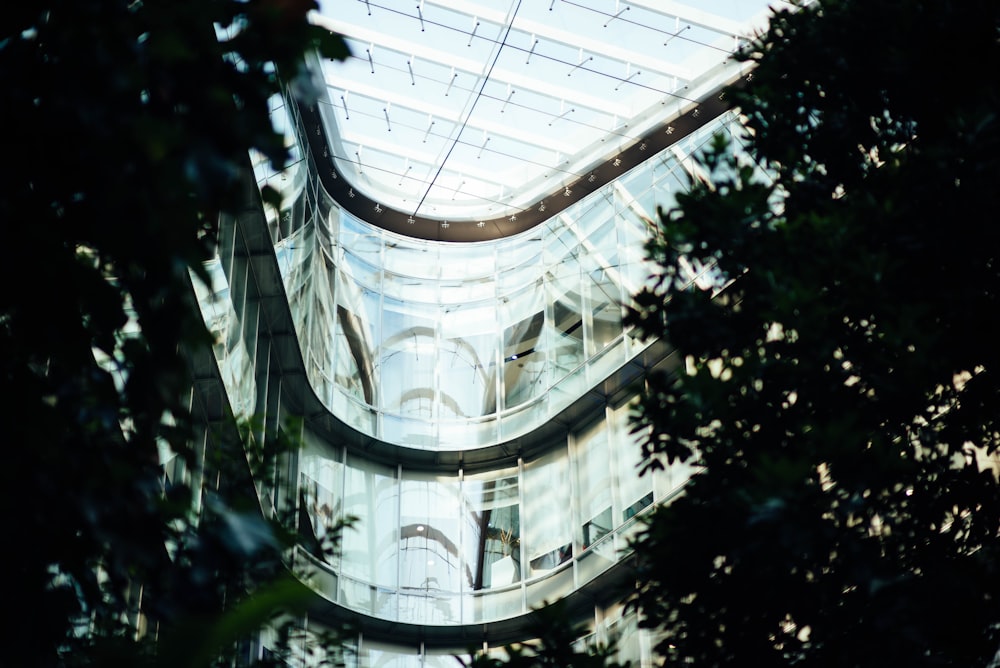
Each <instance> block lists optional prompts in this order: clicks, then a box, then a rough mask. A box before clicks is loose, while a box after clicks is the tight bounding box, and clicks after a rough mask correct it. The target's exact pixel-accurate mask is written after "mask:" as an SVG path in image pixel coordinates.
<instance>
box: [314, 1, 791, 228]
mask: <svg viewBox="0 0 1000 668" xmlns="http://www.w3.org/2000/svg"><path fill="white" fill-rule="evenodd" d="M769 4H772V5H774V4H776V3H775V2H774V0H771V2H770V3H769V2H767V1H766V0H697V1H695V0H688V1H685V2H675V1H673V0H635V1H631V2H622V1H621V0H478V1H476V2H466V1H459V0H437V1H435V0H406V1H405V2H404V1H402V0H367V1H366V0H327V1H325V2H320V5H321V10H320V11H319V12H318V13H315V15H314V17H313V20H314V21H315V22H317V23H319V24H321V25H323V26H326V27H329V28H330V29H331V30H334V31H336V32H339V33H341V34H343V35H344V36H345V38H346V39H347V42H348V45H349V46H350V49H351V53H352V56H351V57H350V58H349V59H348V60H347V61H346V62H326V63H323V64H322V70H323V77H324V79H325V81H326V86H327V97H326V99H325V100H321V103H320V113H321V115H322V117H323V118H324V122H325V124H326V129H327V136H328V137H329V141H330V144H331V146H330V149H331V152H332V159H333V160H334V163H335V166H336V168H337V170H338V171H339V172H340V173H341V174H343V175H344V176H345V177H346V178H347V179H348V180H349V181H350V183H351V185H352V186H353V187H354V188H357V189H358V190H359V191H361V192H362V193H364V194H365V195H367V196H368V197H370V198H371V199H373V200H375V201H376V202H380V203H382V205H384V206H388V207H392V208H394V209H397V210H399V211H401V212H403V213H405V214H407V215H411V216H417V215H419V216H424V217H429V218H435V219H440V220H475V219H480V218H484V217H486V218H493V217H498V216H509V215H513V214H516V213H518V212H520V211H521V210H523V209H524V208H526V207H530V206H531V204H532V203H533V202H535V201H537V200H539V199H541V198H542V197H543V196H545V195H546V194H549V193H551V192H553V191H555V190H557V189H561V188H563V187H565V186H566V185H567V184H569V183H572V182H574V181H576V180H577V179H579V178H580V177H581V176H583V175H585V174H587V172H588V170H590V169H592V168H593V167H594V166H595V165H597V164H598V163H600V162H604V161H605V160H609V159H612V158H614V156H615V155H616V154H617V153H618V152H620V151H623V150H624V149H626V148H628V147H629V146H631V145H632V144H634V143H636V142H637V141H639V140H640V139H641V138H642V137H643V135H645V134H647V133H648V132H650V131H651V130H652V129H655V128H656V127H659V126H660V125H662V124H664V123H667V122H669V121H670V120H671V119H673V118H674V117H676V116H678V115H679V114H681V113H682V112H684V111H685V109H688V108H690V107H692V106H693V105H694V104H695V102H696V101H697V100H698V99H699V98H701V97H703V96H704V95H706V94H707V93H709V92H711V91H712V90H714V89H715V88H717V87H718V86H719V85H721V84H723V83H725V82H728V81H729V80H732V79H734V78H735V77H736V76H738V75H739V74H740V70H739V68H740V65H739V64H737V63H734V62H732V61H731V60H730V59H729V56H730V54H731V53H732V51H733V50H734V49H735V48H736V47H737V46H738V45H740V44H741V43H743V42H744V41H745V40H746V38H747V37H748V36H749V35H751V34H753V33H754V32H755V31H757V30H760V29H761V28H763V27H764V26H765V25H766V17H767V15H768V14H769V9H768V5H769ZM777 4H787V3H777Z"/></svg>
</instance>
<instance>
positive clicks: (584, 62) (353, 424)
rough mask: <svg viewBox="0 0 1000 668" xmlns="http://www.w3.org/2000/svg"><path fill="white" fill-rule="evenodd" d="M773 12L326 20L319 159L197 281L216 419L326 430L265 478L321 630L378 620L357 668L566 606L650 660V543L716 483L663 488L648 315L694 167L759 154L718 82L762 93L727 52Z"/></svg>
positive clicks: (366, 9) (500, 636)
mask: <svg viewBox="0 0 1000 668" xmlns="http://www.w3.org/2000/svg"><path fill="white" fill-rule="evenodd" d="M772 4H773V3H772ZM767 13H768V3H767V2H758V1H756V0H755V1H752V2H751V1H747V0H739V1H737V0H701V1H700V2H697V3H695V2H693V1H691V0H687V1H684V2H675V1H672V0H671V1H668V0H657V1H651V0H643V1H638V2H621V1H619V0H579V1H574V2H569V1H567V0H531V1H528V0H522V1H518V0H513V1H507V0H504V1H502V2H497V1H487V0H480V1H479V2H449V1H446V0H441V1H437V2H431V1H424V0H410V1H409V2H406V3H403V2H396V1H395V0H380V1H379V2H374V1H372V2H369V1H367V0H361V1H357V2H353V1H352V2H338V3H333V2H327V3H325V6H324V8H323V9H322V10H321V11H320V12H318V13H317V14H316V15H315V16H314V20H315V21H316V22H317V23H319V24H320V25H323V26H326V27H329V28H330V29H331V30H333V31H336V32H338V33H341V34H343V35H345V36H346V38H347V41H348V43H349V45H350V47H351V52H352V55H351V57H350V58H349V59H348V61H346V62H321V61H320V60H319V59H318V58H314V59H313V61H312V62H311V63H310V72H311V74H312V79H311V80H306V79H305V78H303V79H302V80H298V81H293V82H289V85H288V92H287V95H285V96H284V97H282V98H280V99H275V100H274V103H273V117H274V120H275V123H276V124H277V125H278V126H279V127H281V128H282V129H284V130H285V132H286V135H287V138H288V142H289V146H290V147H291V150H292V154H293V161H292V162H291V164H290V165H289V166H288V167H287V168H286V169H285V170H283V171H281V172H274V171H272V170H271V169H270V168H269V167H268V166H267V164H266V163H265V162H264V161H263V160H259V161H255V164H254V177H255V183H253V184H250V183H248V184H247V202H248V206H247V207H246V209H245V211H243V212H242V213H240V214H239V215H233V216H228V217H226V218H225V219H224V220H222V223H221V235H220V244H219V249H218V256H217V257H216V258H215V259H214V260H213V261H212V262H211V263H210V264H209V266H208V270H209V274H210V276H211V279H212V280H211V284H210V285H200V284H199V285H197V286H196V290H197V292H198V298H199V303H200V305H201V308H202V312H203V315H204V317H205V320H206V322H207V323H208V325H209V327H210V328H211V330H212V331H213V333H214V334H215V338H216V345H215V348H214V355H213V356H212V359H211V360H210V361H209V363H207V364H206V366H205V368H204V369H202V371H203V373H202V376H201V377H202V378H203V380H201V381H199V382H201V383H202V384H203V385H204V387H203V388H202V391H203V393H205V395H206V396H208V397H210V398H211V400H210V401H208V402H206V405H209V406H216V411H215V412H218V413H219V414H221V413H224V412H227V411H228V410H230V409H231V411H232V412H233V413H234V414H236V415H237V416H250V415H257V416H263V420H264V423H265V424H266V425H268V426H272V427H276V428H277V427H279V426H282V425H285V424H286V423H285V418H286V417H290V416H296V417H301V418H302V419H301V423H300V427H298V428H297V430H298V432H299V433H296V434H294V436H295V437H296V438H298V439H299V440H300V441H301V443H302V445H301V448H300V449H299V451H298V452H296V453H294V454H293V455H290V456H287V457H285V458H283V460H282V461H281V463H280V466H279V467H278V468H277V471H276V472H275V475H274V476H273V477H271V478H270V479H267V480H257V481H256V487H257V493H258V495H259V497H260V500H261V503H262V507H263V508H264V511H265V512H267V513H283V514H285V515H286V516H292V517H294V518H296V519H295V521H296V524H297V527H298V530H299V533H300V537H301V542H300V545H299V546H298V548H297V550H296V554H295V556H294V564H293V569H294V570H295V572H296V573H298V574H300V576H301V577H302V578H303V580H304V581H305V582H307V583H308V585H309V586H310V587H311V589H312V590H313V592H314V593H315V600H314V602H313V605H312V606H311V608H310V612H309V615H308V616H307V617H305V618H304V619H303V620H302V626H303V627H304V628H305V630H306V632H307V633H313V632H320V631H322V630H323V629H324V628H340V627H341V626H342V625H343V624H344V622H352V623H353V624H355V625H356V628H358V629H359V631H358V633H357V634H356V636H355V637H353V641H352V648H353V652H352V654H351V656H350V657H349V661H350V662H354V663H356V664H357V665H359V666H382V665H392V666H404V665H405V666H411V665H414V666H415V665H437V664H440V665H454V659H453V658H452V655H453V654H455V653H464V652H467V651H469V649H470V648H476V649H478V648H483V649H485V650H487V651H494V650H496V648H499V647H501V646H503V645H504V644H507V643H510V642H515V641H520V640H527V639H530V627H529V620H528V613H529V612H530V611H531V610H532V609H533V608H537V607H539V606H542V605H544V604H546V603H549V602H552V601H555V600H557V599H558V600H564V601H565V604H566V606H567V611H568V614H570V615H572V616H574V617H576V618H577V619H578V620H579V621H586V622H588V625H589V628H590V629H591V634H590V635H589V636H587V637H584V638H581V639H580V643H581V644H582V645H583V644H586V643H590V642H605V641H608V640H612V639H613V640H616V641H617V643H618V647H619V653H620V654H621V656H622V658H623V659H625V658H627V659H632V660H634V661H636V662H638V663H642V664H645V663H646V662H648V661H649V647H650V646H651V639H650V638H649V637H647V635H646V634H647V632H646V631H644V630H640V629H639V628H638V626H637V622H636V619H635V616H634V613H633V614H624V613H623V607H622V606H621V604H620V602H619V600H620V597H621V591H622V589H621V587H622V585H623V584H626V585H627V583H629V582H630V580H631V578H632V577H633V576H632V575H631V565H630V558H629V552H628V546H627V541H628V539H629V537H630V536H631V535H633V534H634V532H635V530H636V522H637V518H638V516H639V515H641V514H642V513H643V511H644V510H645V509H647V508H649V507H650V506H651V505H653V504H656V503H669V501H670V499H671V498H673V497H674V496H675V495H677V494H678V493H680V492H681V491H682V489H683V485H684V483H685V481H686V480H687V479H688V477H689V475H690V474H691V473H692V472H691V471H690V470H688V468H686V467H685V466H682V465H675V466H670V467H667V468H665V469H664V470H661V471H656V472H654V473H652V474H649V475H645V476H640V475H639V474H638V465H639V463H640V448H639V446H638V445H637V443H638V441H639V440H640V439H641V434H633V433H632V432H631V429H630V423H629V412H630V405H631V401H632V400H633V399H634V398H635V397H636V396H637V395H638V394H640V393H641V392H642V391H643V381H644V378H645V376H646V375H647V374H648V373H650V372H651V371H652V370H657V369H667V370H670V369H672V368H674V367H676V366H677V365H678V363H679V362H678V360H677V359H676V357H675V356H673V355H672V354H671V349H670V346H669V344H668V343H667V342H665V341H646V340H641V339H639V338H637V337H636V336H635V335H633V333H632V332H631V331H630V330H629V329H628V328H627V327H625V326H624V324H623V311H624V306H625V305H627V304H628V302H629V299H630V296H631V295H632V294H634V293H635V292H636V291H637V290H638V289H639V288H641V287H642V286H643V285H644V283H645V282H646V281H647V280H649V279H648V277H649V274H650V267H649V266H647V265H646V262H645V260H644V249H643V244H644V242H645V240H646V239H648V238H649V237H650V235H652V234H655V224H654V222H653V221H654V220H655V219H656V216H657V213H656V212H657V208H658V207H663V208H669V207H670V206H671V203H672V201H673V197H674V196H675V195H676V193H677V192H680V191H683V189H684V188H686V187H687V184H689V183H690V182H691V180H692V179H700V178H702V177H703V174H701V173H700V172H699V168H698V166H697V165H696V164H695V163H694V162H693V161H692V160H691V156H692V154H694V153H696V152H697V151H698V150H699V147H701V146H702V145H703V144H704V143H705V142H706V141H708V139H709V138H710V137H711V136H712V135H713V134H715V133H719V132H723V133H728V134H729V135H730V136H731V138H732V140H733V147H734V150H735V151H739V150H740V132H739V128H740V124H739V118H738V115H737V113H736V112H735V111H734V110H732V109H730V108H729V105H728V104H727V101H726V100H725V97H724V96H723V95H721V94H720V92H719V91H720V89H721V87H722V86H724V85H726V84H731V83H735V82H738V81H739V80H740V79H741V78H742V77H746V76H747V75H748V74H749V72H748V71H745V69H741V68H742V67H744V66H741V65H740V64H738V63H735V62H734V61H732V60H731V59H730V55H731V53H732V52H733V50H734V49H736V48H738V47H739V46H740V45H741V44H742V43H744V42H745V40H746V39H747V38H748V37H749V36H751V35H752V34H753V32H754V31H756V30H759V29H761V28H762V27H763V26H764V25H765V22H766V16H767ZM264 186H269V187H271V188H274V189H276V190H278V191H279V192H280V194H281V198H282V205H281V207H280V210H276V209H272V208H267V209H265V208H264V207H262V206H261V204H260V197H259V194H258V188H261V187H264ZM710 275H711V268H710V267H700V266H691V267H690V277H689V278H690V280H691V281H700V280H707V279H710V277H711V276H710ZM213 401H214V402H215V403H212V402H213ZM219 406H221V407H222V408H218V407H219ZM223 408H224V409H226V410H223ZM207 414H208V417H209V419H211V418H212V415H213V411H212V410H208V411H207ZM263 433H264V431H263V430H262V431H261V433H260V434H251V435H250V437H251V438H261V437H262V434H263ZM348 517H353V518H356V523H355V524H354V526H353V527H351V528H348V529H346V530H344V531H342V532H340V534H339V536H337V539H338V545H339V549H338V550H336V551H331V550H330V549H328V548H329V546H330V544H331V540H330V539H331V538H333V537H334V536H333V533H334V532H335V527H336V526H337V523H338V522H339V521H341V520H343V519H345V518H348ZM266 649H267V639H266V638H265V640H264V642H263V643H262V646H261V648H260V650H259V651H266ZM315 658H316V657H315V656H313V657H312V658H309V657H307V653H306V652H305V650H303V656H302V657H301V663H302V664H303V665H308V664H310V662H312V661H314V660H315Z"/></svg>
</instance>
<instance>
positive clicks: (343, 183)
mask: <svg viewBox="0 0 1000 668" xmlns="http://www.w3.org/2000/svg"><path fill="white" fill-rule="evenodd" d="M748 80H749V76H748V75H742V76H740V77H739V78H738V79H736V80H734V81H732V82H730V83H729V84H728V85H726V86H723V87H722V88H721V89H717V90H715V91H714V92H712V93H710V94H708V95H706V96H704V97H702V98H701V99H700V100H699V101H698V102H697V103H696V104H694V105H693V106H692V107H691V108H690V109H689V110H688V111H686V112H685V113H683V114H681V115H680V116H678V117H676V118H675V119H673V120H671V121H669V122H667V123H664V124H662V125H660V126H658V127H657V128H656V129H655V130H653V131H651V132H649V133H647V134H646V135H644V136H643V137H642V139H641V140H640V141H638V142H636V143H635V144H633V145H632V146H630V147H629V148H627V149H625V150H623V151H622V152H621V153H619V154H618V155H617V156H615V157H614V158H611V159H609V160H607V161H605V162H603V163H601V164H600V165H598V166H597V167H595V168H594V169H592V170H590V172H589V173H588V174H587V175H586V176H583V177H581V178H579V179H577V180H576V181H574V182H573V183H571V184H569V185H568V186H566V187H565V188H563V187H561V186H560V188H559V189H558V190H555V191H553V192H551V193H550V194H549V195H547V196H546V197H543V198H542V199H540V200H538V201H537V202H535V203H534V204H532V205H531V207H530V208H527V209H525V210H524V211H522V212H521V213H518V214H517V215H511V216H508V217H500V218H487V219H483V220H479V221H450V220H441V219H434V218H427V217H424V216H411V215H409V214H408V213H405V212H403V211H400V210H398V209H394V208H392V207H389V206H388V205H386V204H384V203H381V202H377V201H375V200H374V199H372V198H370V197H368V196H367V195H365V194H363V193H362V192H361V191H360V190H358V189H356V188H355V187H354V186H353V185H352V184H351V183H350V182H349V180H348V179H347V178H345V176H344V174H342V173H341V172H340V171H339V170H337V169H336V167H335V166H334V165H333V162H332V160H331V159H330V158H329V148H328V145H329V141H328V138H327V135H326V128H325V124H324V123H323V122H322V119H321V117H320V113H319V110H318V107H317V106H316V105H315V104H311V105H307V104H303V103H300V102H296V104H297V105H298V112H299V114H300V115H301V119H302V126H303V128H308V129H310V130H314V131H310V132H305V131H304V132H303V133H301V134H300V138H302V137H304V138H305V139H306V142H307V143H308V145H309V151H311V153H312V156H313V159H314V161H315V164H317V165H323V168H322V169H319V172H320V173H319V177H320V179H321V181H322V183H323V187H324V188H325V189H326V191H327V194H329V195H330V196H331V197H332V198H333V199H334V200H335V201H336V202H337V204H338V205H340V206H341V207H343V208H344V209H345V210H347V211H348V212H350V213H351V214H353V215H355V216H357V217H358V218H360V219H361V220H363V221H365V222H368V223H371V224H372V225H375V226H377V227H380V228H382V229H385V230H388V231H390V232H394V233H396V234H401V235H404V236H408V237H414V238H417V239H426V240H431V241H448V242H473V241H490V240H493V239H500V238H503V237H508V236H512V235H515V234H519V233H521V232H524V231H526V230H529V229H531V228H533V227H535V226H537V225H539V224H541V223H543V222H545V221H546V220H548V219H549V218H551V217H552V216H554V215H556V214H558V213H559V212H561V211H563V210H564V209H566V208H567V207H568V206H570V205H571V204H574V203H576V202H578V201H579V200H581V199H582V198H584V197H586V196H587V195H589V194H591V193H592V192H594V191H596V190H598V189H599V188H601V187H603V186H605V185H607V184H608V183H611V182H612V181H614V180H615V179H617V178H620V177H621V176H622V175H624V174H625V173H626V172H628V171H629V170H630V169H632V168H633V167H635V166H637V165H639V164H640V163H642V162H644V161H645V160H648V159H649V158H650V157H652V156H654V155H656V154H657V153H659V152H660V151H663V150H664V149H667V148H669V147H670V146H672V145H674V144H675V143H677V142H678V141H680V140H681V139H683V138H685V137H686V136H688V135H689V134H691V133H692V132H694V131H695V130H697V129H698V128H700V127H702V126H703V125H705V124H707V123H709V122H710V121H712V120H714V119H716V118H718V117H719V116H720V115H721V114H722V113H724V112H725V111H728V110H729V109H730V108H731V106H732V105H731V104H730V102H729V100H728V98H727V97H726V95H725V90H726V89H727V88H732V87H741V86H743V85H745V83H746V82H747V81H748ZM327 166H328V167H329V169H326V167H327Z"/></svg>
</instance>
